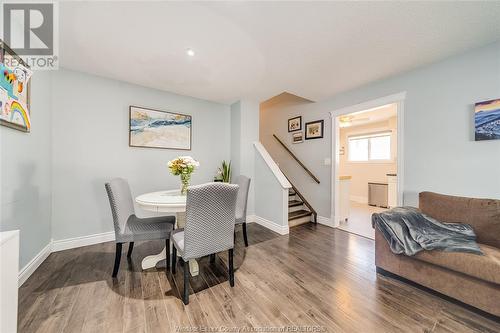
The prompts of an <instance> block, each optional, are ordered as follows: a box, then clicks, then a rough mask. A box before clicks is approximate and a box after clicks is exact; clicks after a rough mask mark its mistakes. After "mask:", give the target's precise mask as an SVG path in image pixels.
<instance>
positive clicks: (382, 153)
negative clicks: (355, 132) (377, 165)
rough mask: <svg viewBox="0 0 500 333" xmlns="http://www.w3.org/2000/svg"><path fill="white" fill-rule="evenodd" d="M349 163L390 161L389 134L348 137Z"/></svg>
mask: <svg viewBox="0 0 500 333" xmlns="http://www.w3.org/2000/svg"><path fill="white" fill-rule="evenodd" d="M348 149H349V151H348V153H349V161H351V162H363V161H364V162H366V161H384V160H390V159H391V132H383V133H376V134H368V135H359V136H350V137H349V138H348Z"/></svg>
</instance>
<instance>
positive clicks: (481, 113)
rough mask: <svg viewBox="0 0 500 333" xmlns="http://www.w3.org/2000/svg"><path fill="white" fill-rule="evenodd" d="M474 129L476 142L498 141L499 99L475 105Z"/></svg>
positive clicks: (499, 122) (499, 135)
mask: <svg viewBox="0 0 500 333" xmlns="http://www.w3.org/2000/svg"><path fill="white" fill-rule="evenodd" d="M474 127H475V128H474V129H475V130H474V134H475V135H474V136H475V140H476V141H482V140H498V139H500V99H493V100H490V101H484V102H479V103H476V104H475V107H474Z"/></svg>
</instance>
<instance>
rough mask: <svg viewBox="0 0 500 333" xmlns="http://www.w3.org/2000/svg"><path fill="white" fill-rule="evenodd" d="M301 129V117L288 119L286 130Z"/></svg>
mask: <svg viewBox="0 0 500 333" xmlns="http://www.w3.org/2000/svg"><path fill="white" fill-rule="evenodd" d="M301 129H302V117H301V116H298V117H294V118H290V119H288V132H295V131H300V130H301Z"/></svg>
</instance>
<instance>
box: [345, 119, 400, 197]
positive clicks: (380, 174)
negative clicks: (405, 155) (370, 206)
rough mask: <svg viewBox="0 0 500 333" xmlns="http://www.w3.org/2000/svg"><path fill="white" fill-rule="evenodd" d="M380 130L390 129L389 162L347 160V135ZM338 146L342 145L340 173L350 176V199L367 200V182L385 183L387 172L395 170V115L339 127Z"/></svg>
mask: <svg viewBox="0 0 500 333" xmlns="http://www.w3.org/2000/svg"><path fill="white" fill-rule="evenodd" d="M381 131H391V155H392V156H391V161H390V162H349V160H348V156H349V151H348V145H347V138H348V137H349V136H353V135H363V134H369V133H374V132H381ZM340 147H344V154H343V155H340V162H339V166H340V175H342V176H351V177H352V178H351V186H350V199H351V200H354V201H359V202H368V182H384V183H387V174H388V173H396V172H397V117H392V118H389V119H388V120H386V121H381V122H375V123H370V124H366V125H359V126H354V127H345V128H341V129H340Z"/></svg>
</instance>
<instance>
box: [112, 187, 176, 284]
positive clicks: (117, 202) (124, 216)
mask: <svg viewBox="0 0 500 333" xmlns="http://www.w3.org/2000/svg"><path fill="white" fill-rule="evenodd" d="M105 187H106V192H107V193H108V199H109V204H110V206H111V213H112V214H113V224H114V227H115V242H116V254H115V265H114V268H113V274H112V276H113V277H116V275H117V274H118V269H119V268H120V260H121V256H122V244H123V243H127V242H128V243H129V246H128V253H127V257H130V256H131V255H132V249H133V248H134V242H135V241H144V240H156V239H165V245H166V248H167V268H166V269H167V270H168V269H169V266H170V233H171V232H172V230H173V229H174V224H175V217H174V216H159V217H150V218H138V217H137V216H135V210H134V201H133V200H132V194H131V192H130V187H129V185H128V182H127V181H126V180H125V179H122V178H115V179H113V180H111V181H110V182H109V183H106V184H105Z"/></svg>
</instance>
